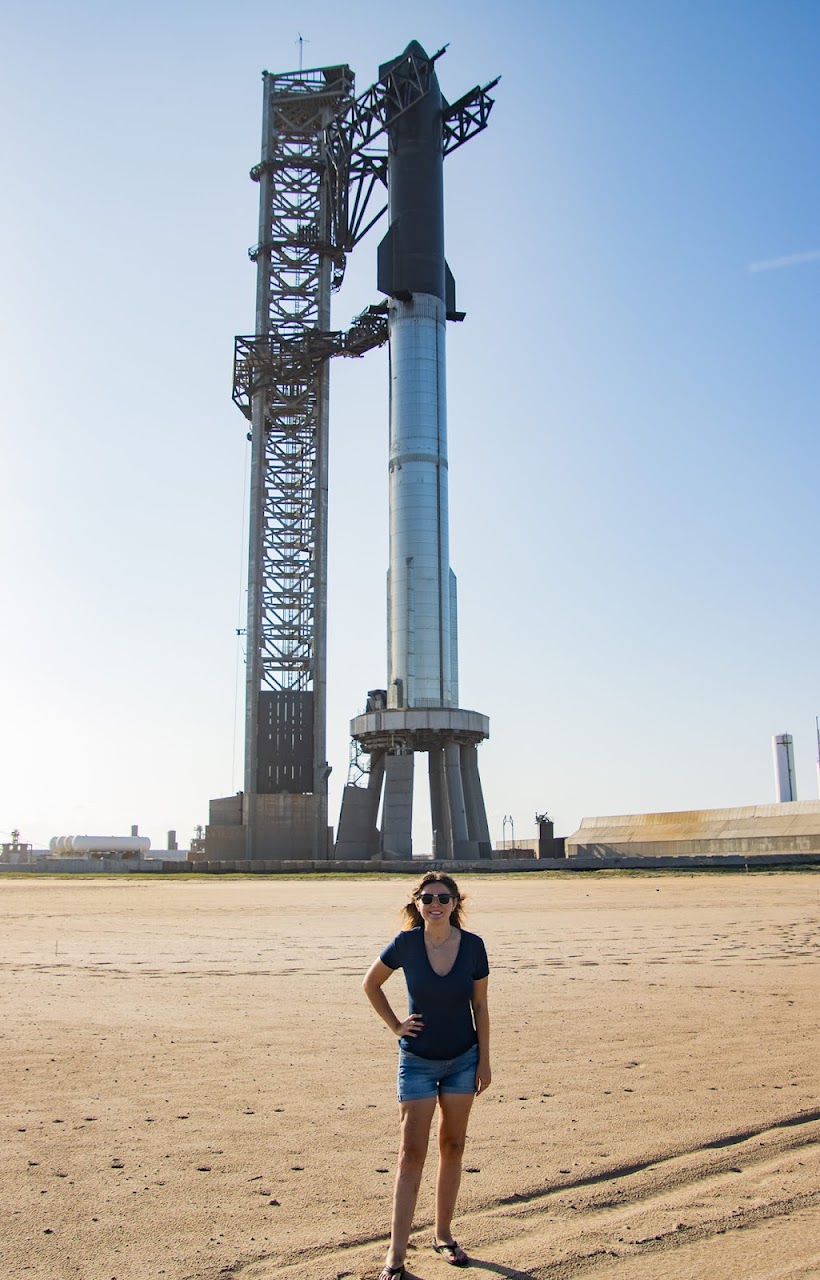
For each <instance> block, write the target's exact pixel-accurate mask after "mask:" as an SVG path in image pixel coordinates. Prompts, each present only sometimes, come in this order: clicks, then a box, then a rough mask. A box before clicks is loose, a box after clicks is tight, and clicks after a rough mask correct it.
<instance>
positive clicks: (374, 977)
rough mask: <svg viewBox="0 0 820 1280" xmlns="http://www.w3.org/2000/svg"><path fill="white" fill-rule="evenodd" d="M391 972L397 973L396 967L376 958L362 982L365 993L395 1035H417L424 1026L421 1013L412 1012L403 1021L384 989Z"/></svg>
mask: <svg viewBox="0 0 820 1280" xmlns="http://www.w3.org/2000/svg"><path fill="white" fill-rule="evenodd" d="M391 973H395V969H391V968H390V965H389V964H385V963H384V961H383V960H374V961H373V963H372V964H371V966H370V968H369V969H368V971H367V973H366V974H365V976H364V982H363V983H362V987H363V988H364V993H365V995H366V996H367V998H368V1000H369V1001H370V1003H371V1004H372V1006H373V1008H374V1009H375V1010H376V1013H377V1014H378V1015H379V1017H380V1018H381V1019H382V1021H383V1022H385V1023H386V1024H387V1026H388V1027H389V1028H390V1030H391V1031H392V1032H393V1035H394V1036H410V1037H412V1036H417V1035H418V1033H419V1032H420V1031H421V1029H422V1027H423V1026H424V1023H423V1022H422V1020H421V1015H420V1014H418V1013H412V1014H411V1015H410V1017H409V1018H405V1020H404V1022H402V1021H401V1020H400V1019H399V1018H397V1017H396V1015H395V1013H394V1012H393V1010H392V1008H391V1007H390V1001H389V1000H388V999H387V996H386V995H385V994H384V992H383V991H382V987H383V986H384V984H385V982H386V981H387V979H388V978H389V977H390V975H391Z"/></svg>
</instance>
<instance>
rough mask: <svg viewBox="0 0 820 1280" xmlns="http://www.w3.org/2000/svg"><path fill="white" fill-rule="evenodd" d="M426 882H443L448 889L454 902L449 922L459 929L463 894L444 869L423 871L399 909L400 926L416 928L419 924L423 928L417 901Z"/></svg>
mask: <svg viewBox="0 0 820 1280" xmlns="http://www.w3.org/2000/svg"><path fill="white" fill-rule="evenodd" d="M428 884H443V885H444V886H445V887H446V888H447V889H449V890H450V893H451V894H452V895H453V898H454V900H455V904H456V905H455V907H454V908H453V913H452V915H451V916H450V924H451V925H453V926H454V927H455V928H456V929H461V928H462V927H463V924H462V920H463V908H464V894H463V893H461V892H460V891H459V887H458V885H457V884H456V882H455V880H454V879H453V877H452V876H448V875H447V872H446V871H425V873H424V875H423V876H422V877H421V879H420V880H419V882H418V884H417V885H416V887H415V889H414V890H413V892H412V894H411V895H410V900H409V902H407V903H405V905H404V906H403V907H402V909H401V920H402V928H403V929H418V927H419V926H421V927H422V928H424V920H423V919H422V914H421V912H420V911H419V909H418V905H417V903H418V899H419V897H420V895H421V894H422V893H424V889H425V886H426V885H428Z"/></svg>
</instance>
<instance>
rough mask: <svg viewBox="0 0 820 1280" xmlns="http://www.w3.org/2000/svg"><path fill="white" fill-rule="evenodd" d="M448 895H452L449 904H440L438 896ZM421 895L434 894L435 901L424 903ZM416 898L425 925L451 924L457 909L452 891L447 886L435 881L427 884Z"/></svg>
mask: <svg viewBox="0 0 820 1280" xmlns="http://www.w3.org/2000/svg"><path fill="white" fill-rule="evenodd" d="M441 893H447V894H449V895H450V901H449V902H439V899H438V895H439V894H441ZM421 894H425V895H427V894H433V895H434V896H433V901H432V902H430V903H424V902H422V900H421ZM421 894H419V896H418V897H417V898H416V906H417V907H418V909H419V912H420V913H421V918H422V920H423V921H424V923H425V924H449V921H450V916H451V915H452V914H453V912H454V911H455V909H456V902H457V899H455V898H454V897H453V896H452V890H451V889H448V888H447V885H446V884H442V883H441V881H440V880H433V881H432V882H431V883H430V884H426V885H425V886H424V888H423V889H422V891H421Z"/></svg>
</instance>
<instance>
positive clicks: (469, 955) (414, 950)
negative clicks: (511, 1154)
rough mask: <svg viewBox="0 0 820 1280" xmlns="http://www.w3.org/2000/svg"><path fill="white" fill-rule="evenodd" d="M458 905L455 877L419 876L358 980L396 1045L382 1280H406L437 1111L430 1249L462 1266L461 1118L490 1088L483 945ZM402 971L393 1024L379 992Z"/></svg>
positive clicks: (464, 1123) (465, 1118) (463, 1125)
mask: <svg viewBox="0 0 820 1280" xmlns="http://www.w3.org/2000/svg"><path fill="white" fill-rule="evenodd" d="M462 903H463V898H462V896H461V894H460V893H459V891H458V886H457V885H456V882H455V880H453V879H452V878H451V877H450V876H448V875H444V874H442V873H440V872H437V871H428V872H427V874H426V875H423V876H422V878H421V880H420V881H419V883H418V884H417V886H416V888H415V889H414V890H413V895H412V898H411V899H410V901H409V902H408V904H407V906H406V907H405V908H404V910H403V912H402V915H403V918H404V930H403V931H402V932H401V933H399V934H397V935H396V937H395V938H394V939H393V941H392V942H391V943H390V944H389V946H387V947H385V949H384V951H382V953H381V955H380V956H379V958H378V960H374V961H373V964H372V965H371V966H370V968H369V970H368V972H367V975H366V977H365V980H364V983H363V984H362V985H363V986H364V990H365V993H366V995H367V998H368V1000H369V1001H370V1003H371V1004H372V1006H373V1008H374V1009H375V1010H376V1013H377V1014H378V1015H379V1017H380V1018H382V1019H383V1020H384V1022H386V1024H387V1026H388V1027H389V1028H390V1030H391V1031H392V1032H393V1034H394V1035H396V1036H398V1038H399V1046H400V1047H399V1075H398V1095H399V1123H400V1126H401V1129H400V1135H401V1136H400V1146H399V1165H398V1172H397V1173H396V1185H395V1188H394V1191H393V1222H392V1228H391V1232H390V1248H389V1249H388V1251H387V1260H386V1262H385V1265H384V1268H383V1269H382V1272H381V1275H380V1276H379V1280H403V1278H404V1276H405V1269H404V1260H405V1254H406V1251H407V1241H408V1239H409V1238H410V1228H411V1226H412V1225H413V1213H414V1211H415V1208H416V1198H417V1196H418V1191H419V1184H420V1182H421V1172H422V1169H423V1168H424V1159H425V1156H426V1155H427V1143H428V1139H429V1137H430V1124H431V1121H432V1119H433V1112H434V1111H435V1109H436V1102H438V1105H439V1124H438V1148H439V1159H438V1174H437V1177H436V1222H435V1235H434V1237H433V1248H434V1249H435V1251H436V1253H439V1254H441V1255H442V1257H443V1258H445V1259H446V1261H447V1262H449V1263H451V1264H452V1265H453V1266H454V1267H463V1266H466V1265H467V1262H468V1261H469V1259H468V1258H467V1255H466V1253H465V1252H464V1250H463V1249H462V1248H461V1246H460V1245H459V1244H458V1243H457V1242H456V1241H455V1240H454V1239H453V1233H452V1217H453V1210H454V1209H455V1204H456V1196H457V1195H458V1187H459V1183H460V1182H461V1156H462V1153H463V1151H464V1140H465V1137H466V1136H467V1121H468V1120H469V1118H470V1109H471V1107H472V1105H473V1099H474V1098H475V1097H476V1095H477V1094H479V1093H483V1092H484V1090H485V1089H486V1088H487V1086H488V1085H489V1083H490V1079H491V1075H490V1015H489V1012H488V1010H487V981H488V974H489V972H490V969H489V965H488V964H487V952H486V950H485V949H484V943H483V942H482V940H481V938H479V937H478V935H477V934H475V933H468V932H467V931H466V929H463V928H462V923H461V921H462ZM396 969H404V976H405V980H406V982H407V990H408V995H409V1014H408V1016H407V1017H406V1018H404V1020H402V1019H401V1018H399V1017H397V1016H396V1014H395V1013H394V1012H393V1010H392V1008H391V1007H390V1004H389V1002H388V999H387V996H386V995H385V993H384V991H383V990H382V988H383V986H384V984H385V982H386V981H387V979H388V978H389V977H390V975H391V974H392V973H394V972H395V971H396Z"/></svg>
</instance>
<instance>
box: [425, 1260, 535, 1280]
mask: <svg viewBox="0 0 820 1280" xmlns="http://www.w3.org/2000/svg"><path fill="white" fill-rule="evenodd" d="M413 1265H414V1267H416V1266H418V1261H417V1260H414V1263H413ZM453 1271H461V1272H463V1273H464V1274H465V1275H468V1274H469V1272H471V1271H486V1272H487V1274H488V1275H491V1276H503V1277H504V1280H538V1277H537V1276H534V1275H533V1273H532V1272H531V1271H519V1270H518V1269H517V1268H516V1267H506V1266H504V1264H503V1263H501V1262H491V1261H490V1259H489V1258H477V1257H476V1256H475V1254H474V1253H471V1254H470V1263H469V1266H466V1267H458V1268H456V1267H454V1268H453ZM405 1277H406V1280H423V1278H422V1276H420V1275H417V1274H416V1272H415V1271H414V1270H412V1271H411V1269H410V1267H409V1265H408V1266H407V1268H406V1270H405Z"/></svg>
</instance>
